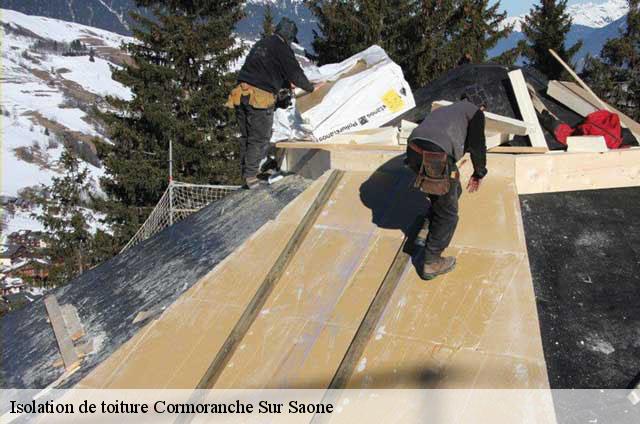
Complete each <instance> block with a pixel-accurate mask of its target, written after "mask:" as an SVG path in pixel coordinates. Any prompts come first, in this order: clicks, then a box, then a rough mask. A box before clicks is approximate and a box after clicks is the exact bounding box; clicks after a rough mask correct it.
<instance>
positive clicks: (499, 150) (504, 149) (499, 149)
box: [488, 146, 549, 154]
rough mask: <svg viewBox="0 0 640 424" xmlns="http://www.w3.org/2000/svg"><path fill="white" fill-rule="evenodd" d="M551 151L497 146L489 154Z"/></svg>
mask: <svg viewBox="0 0 640 424" xmlns="http://www.w3.org/2000/svg"><path fill="white" fill-rule="evenodd" d="M548 150H549V149H547V148H544V147H532V146H497V147H492V148H491V149H489V150H488V152H489V153H526V154H532V153H546V152H547V151H548Z"/></svg>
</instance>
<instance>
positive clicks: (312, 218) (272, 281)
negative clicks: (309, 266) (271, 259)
mask: <svg viewBox="0 0 640 424" xmlns="http://www.w3.org/2000/svg"><path fill="white" fill-rule="evenodd" d="M343 175H344V172H343V171H338V170H334V171H332V172H331V175H330V176H329V178H328V179H327V181H326V182H325V184H324V186H323V187H322V190H320V193H318V196H317V197H316V199H315V200H314V201H313V203H312V204H311V206H310V207H309V209H308V210H307V212H306V214H305V215H304V217H303V218H302V220H301V221H300V223H299V224H298V226H297V227H296V230H295V232H294V233H293V235H292V236H291V238H290V239H289V242H288V243H287V245H286V246H285V247H284V249H283V250H282V252H281V253H280V256H279V257H278V259H277V260H276V261H275V263H274V264H273V266H272V267H271V269H270V271H269V273H268V274H267V276H266V277H265V278H264V280H263V281H262V284H261V285H260V287H259V288H258V290H257V291H256V293H255V294H254V296H253V298H252V299H251V301H250V302H249V304H248V305H247V307H246V308H245V310H244V312H243V313H242V315H241V316H240V319H239V320H238V322H237V323H236V325H235V326H234V327H233V329H232V330H231V333H230V334H229V336H228V337H227V339H226V340H225V342H224V344H223V345H222V347H221V348H220V350H219V351H218V353H217V354H216V356H215V358H214V359H213V361H212V362H211V364H210V365H209V367H208V369H207V371H206V372H205V373H204V375H203V376H202V378H201V380H200V382H199V383H198V385H197V386H196V389H210V388H212V387H213V386H214V385H215V383H216V381H217V380H218V378H219V377H220V374H221V373H222V370H223V369H224V367H226V366H227V363H228V362H229V360H230V359H231V357H232V356H233V354H234V352H235V351H236V349H237V348H238V346H239V345H240V342H241V341H242V339H243V337H244V336H245V334H246V333H247V331H249V328H250V327H251V324H253V322H254V321H255V319H256V317H257V316H258V314H259V313H260V310H261V309H262V307H263V306H264V304H265V302H266V301H267V298H268V297H269V295H270V294H271V292H272V291H273V289H274V287H275V286H276V284H277V283H278V281H279V280H280V278H281V277H282V275H283V274H284V272H285V271H286V269H287V266H288V265H289V263H290V262H291V260H292V259H293V257H294V256H295V254H296V252H297V251H298V249H299V247H300V245H301V244H302V242H303V241H304V239H305V237H306V235H307V234H308V233H309V230H311V228H312V227H313V225H314V223H315V222H316V219H317V218H318V216H319V215H320V213H321V212H322V209H323V208H324V206H325V204H326V203H327V201H328V200H329V198H330V197H331V195H332V193H333V192H334V190H335V188H336V187H337V186H338V184H339V183H340V180H341V179H342V177H343ZM248 265H249V266H250V264H248Z"/></svg>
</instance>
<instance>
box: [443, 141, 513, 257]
mask: <svg viewBox="0 0 640 424" xmlns="http://www.w3.org/2000/svg"><path fill="white" fill-rule="evenodd" d="M470 165H471V163H470V161H469V160H468V161H467V162H466V163H465V165H463V167H462V169H461V179H462V180H461V181H462V185H463V194H462V197H461V198H460V213H459V216H460V220H459V222H458V229H457V231H456V233H455V235H454V237H453V240H452V242H451V245H452V246H457V247H465V246H470V247H474V248H480V249H493V250H502V251H507V252H520V253H522V252H524V249H525V247H524V246H525V242H524V233H522V231H521V226H520V227H519V226H518V223H519V216H520V209H519V203H518V196H517V192H516V186H515V179H514V170H515V157H513V156H505V155H499V154H489V155H487V169H488V170H489V173H488V174H487V176H486V177H485V178H484V179H483V181H482V185H481V186H480V190H479V191H478V192H476V193H469V192H467V190H466V184H467V182H468V179H469V177H470V174H471V173H472V172H473V169H472V167H471V166H470Z"/></svg>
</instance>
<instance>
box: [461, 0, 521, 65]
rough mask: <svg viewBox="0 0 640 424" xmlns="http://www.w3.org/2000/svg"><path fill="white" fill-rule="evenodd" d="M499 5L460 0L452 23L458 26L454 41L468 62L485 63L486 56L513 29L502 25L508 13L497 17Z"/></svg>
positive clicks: (480, 0) (485, 0)
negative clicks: (468, 59)
mask: <svg viewBox="0 0 640 424" xmlns="http://www.w3.org/2000/svg"><path fill="white" fill-rule="evenodd" d="M499 10H500V2H499V1H498V2H495V3H494V4H493V5H490V2H489V0H462V1H460V4H459V5H458V8H457V14H456V16H454V21H455V22H456V23H457V25H458V29H457V30H456V32H455V35H454V40H455V41H456V42H455V44H456V45H457V47H456V50H457V51H459V52H463V53H464V54H465V55H468V56H469V57H470V58H471V61H472V62H473V63H483V62H485V61H486V60H487V52H488V51H489V50H490V49H492V48H493V47H495V45H496V44H498V41H500V40H501V39H502V38H505V37H508V36H509V34H511V32H512V31H513V25H504V24H503V22H504V20H505V19H506V17H507V12H503V13H500V12H499Z"/></svg>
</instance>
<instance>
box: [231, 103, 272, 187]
mask: <svg viewBox="0 0 640 424" xmlns="http://www.w3.org/2000/svg"><path fill="white" fill-rule="evenodd" d="M248 102H249V97H247V96H245V97H243V98H242V103H241V104H240V105H239V106H238V107H236V117H237V119H238V126H239V127H240V168H241V171H242V178H251V177H255V176H256V175H258V173H259V167H260V161H261V160H262V159H264V158H265V157H266V156H267V151H268V149H269V142H270V140H271V133H272V131H273V108H269V109H255V108H254V107H252V106H251V105H249V104H248Z"/></svg>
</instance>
